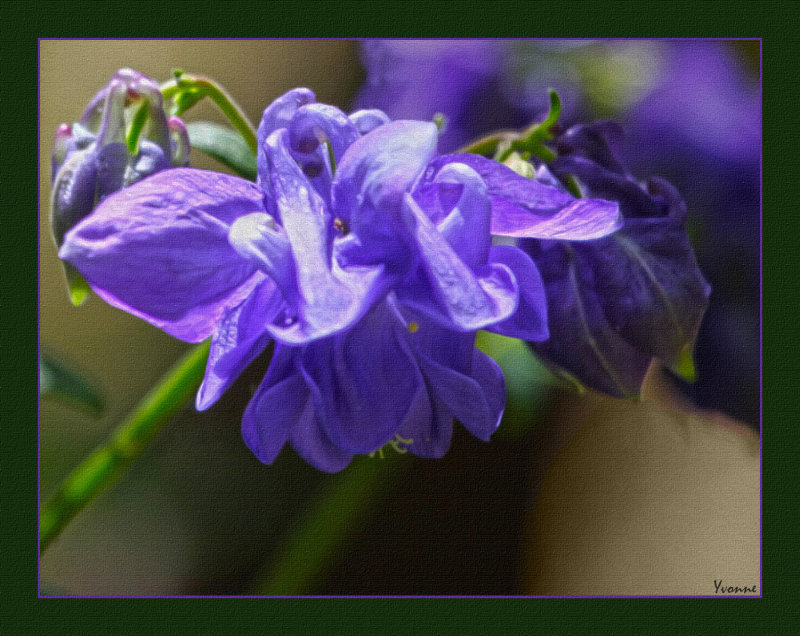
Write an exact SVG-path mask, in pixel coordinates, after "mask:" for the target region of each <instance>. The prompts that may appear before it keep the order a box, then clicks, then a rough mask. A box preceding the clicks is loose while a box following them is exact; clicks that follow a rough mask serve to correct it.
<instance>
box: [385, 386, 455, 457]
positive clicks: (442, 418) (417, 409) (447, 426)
mask: <svg viewBox="0 0 800 636" xmlns="http://www.w3.org/2000/svg"><path fill="white" fill-rule="evenodd" d="M397 437H399V438H402V440H405V441H407V442H408V443H407V444H403V442H402V441H400V440H398V441H400V443H401V444H403V446H404V447H407V448H408V450H409V451H410V452H411V453H412V454H413V455H416V456H417V457H426V458H429V459H434V458H439V457H442V456H444V454H445V453H446V452H447V449H449V448H450V440H451V439H452V437H453V414H452V413H451V412H450V409H448V408H447V406H446V405H445V403H444V402H442V400H441V399H440V398H438V397H437V396H436V391H435V390H434V389H433V388H432V387H431V386H430V385H429V384H428V382H424V383H422V385H421V386H420V387H419V389H418V390H417V394H416V395H415V396H414V400H413V402H412V403H411V408H410V409H409V411H408V414H407V415H406V420H405V422H403V425H402V426H401V427H400V430H399V431H398V433H397Z"/></svg>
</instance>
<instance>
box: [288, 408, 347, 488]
mask: <svg viewBox="0 0 800 636" xmlns="http://www.w3.org/2000/svg"><path fill="white" fill-rule="evenodd" d="M289 443H290V444H291V445H292V448H294V449H295V450H296V451H297V454H298V455H300V457H302V458H303V459H304V460H306V461H307V462H308V463H309V464H311V465H312V466H313V467H314V468H316V469H317V470H321V471H323V472H326V473H336V472H339V471H340V470H342V468H344V467H345V466H347V465H348V464H349V463H350V460H351V459H353V453H348V452H346V451H343V450H342V449H341V448H339V447H338V446H336V445H335V444H334V443H333V442H331V440H330V438H329V437H328V436H327V435H326V433H325V431H324V430H323V429H322V427H321V426H320V422H319V418H318V417H317V416H316V414H315V412H314V407H313V403H312V401H311V400H309V401H308V403H307V404H306V408H305V410H304V411H303V413H302V414H301V415H300V417H299V418H298V420H297V422H296V423H295V424H294V426H292V429H291V431H290V432H289Z"/></svg>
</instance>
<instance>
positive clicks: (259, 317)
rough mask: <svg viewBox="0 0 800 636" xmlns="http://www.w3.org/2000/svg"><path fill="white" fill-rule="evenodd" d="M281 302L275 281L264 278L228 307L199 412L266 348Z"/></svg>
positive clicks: (210, 358)
mask: <svg viewBox="0 0 800 636" xmlns="http://www.w3.org/2000/svg"><path fill="white" fill-rule="evenodd" d="M281 305H282V299H281V295H280V293H279V292H278V290H277V289H276V287H275V283H273V282H272V280H270V279H268V278H265V279H264V280H263V281H262V282H261V283H260V284H259V285H258V287H256V288H255V289H254V290H253V293H252V294H250V296H248V297H247V298H246V299H245V300H244V301H243V302H242V303H241V304H240V305H238V306H237V307H234V308H233V309H230V310H228V312H227V313H226V314H225V316H224V318H223V319H222V320H221V321H220V323H219V326H218V327H217V330H216V331H215V332H214V336H213V337H212V340H211V349H210V351H209V354H208V362H207V363H206V373H205V377H204V378H203V383H202V384H201V385H200V388H199V390H198V391H197V399H196V401H195V405H196V407H197V410H198V411H205V410H206V409H207V408H209V407H210V406H211V405H212V404H214V402H216V401H217V400H218V399H219V398H220V396H221V395H222V394H223V393H224V392H225V391H226V390H227V389H228V387H230V385H231V384H233V382H234V380H236V378H237V377H239V374H240V373H241V372H242V371H244V369H245V368H246V367H247V365H249V364H250V363H251V362H252V361H253V360H255V359H256V358H257V357H258V356H259V355H260V354H261V353H262V352H263V351H264V349H266V347H267V345H268V344H269V341H270V340H271V338H270V335H269V332H268V331H267V323H269V322H270V321H271V320H272V317H273V316H274V315H275V314H276V313H277V312H278V311H279V310H280V307H281Z"/></svg>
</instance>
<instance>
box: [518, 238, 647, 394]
mask: <svg viewBox="0 0 800 636" xmlns="http://www.w3.org/2000/svg"><path fill="white" fill-rule="evenodd" d="M608 240H611V239H608ZM585 252H586V250H585V249H582V250H574V252H573V254H569V253H568V252H567V251H566V250H565V249H564V248H563V247H562V246H560V245H557V244H554V245H552V246H551V247H550V248H549V249H547V250H545V251H544V252H542V253H541V254H540V255H539V256H538V257H537V258H536V259H535V261H536V264H537V265H538V267H539V271H540V272H541V274H542V279H543V280H544V283H545V287H546V289H547V312H548V326H549V329H550V338H549V339H548V340H546V341H544V342H541V343H535V344H534V345H533V348H534V350H535V351H536V352H537V353H538V354H539V356H540V357H541V358H543V359H544V360H545V362H548V363H550V364H554V365H555V366H556V368H555V369H554V370H555V371H556V372H557V373H562V374H563V371H566V374H567V375H571V376H574V377H575V378H577V379H578V380H580V382H581V383H583V384H585V385H587V386H589V387H591V388H593V389H596V390H598V391H603V392H604V393H608V394H609V395H613V396H615V397H631V396H634V395H637V394H638V393H639V389H640V387H641V384H642V381H643V380H644V375H645V373H646V372H647V368H648V366H649V365H650V361H651V357H650V356H648V355H646V354H644V353H642V352H641V351H639V350H638V349H636V348H635V347H633V346H632V345H631V344H630V343H629V342H628V341H627V340H625V338H623V337H622V336H621V335H620V334H619V333H618V332H617V331H616V330H615V329H614V328H613V327H612V326H611V325H610V324H609V322H608V320H607V318H606V316H605V313H604V311H603V308H602V299H601V298H600V296H599V294H598V291H597V289H596V285H595V283H594V269H593V267H592V265H591V264H590V262H589V261H587V260H586V259H587V254H586V253H585Z"/></svg>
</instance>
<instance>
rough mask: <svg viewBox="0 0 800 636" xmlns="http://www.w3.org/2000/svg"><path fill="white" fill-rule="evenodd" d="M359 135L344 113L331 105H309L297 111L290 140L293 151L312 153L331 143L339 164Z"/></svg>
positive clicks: (290, 128) (291, 128)
mask: <svg viewBox="0 0 800 636" xmlns="http://www.w3.org/2000/svg"><path fill="white" fill-rule="evenodd" d="M359 136H360V135H359V133H358V130H357V129H356V127H355V126H354V125H353V123H352V122H351V121H350V120H349V119H348V118H347V115H345V114H344V113H343V112H342V111H341V110H339V109H338V108H336V107H335V106H330V105H328V104H306V105H304V106H301V107H300V108H298V109H297V112H296V113H295V115H294V117H292V121H291V124H290V126H289V140H290V143H291V147H292V148H293V149H296V150H299V151H300V152H302V153H304V154H305V153H310V152H312V151H313V150H316V149H317V147H318V146H319V145H320V144H321V143H323V142H328V143H330V145H331V148H332V150H333V154H334V157H335V158H336V161H337V163H338V162H339V161H340V160H341V158H342V155H344V152H345V150H347V148H348V147H349V146H350V144H352V143H353V142H354V141H355V140H356V139H358V138H359Z"/></svg>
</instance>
